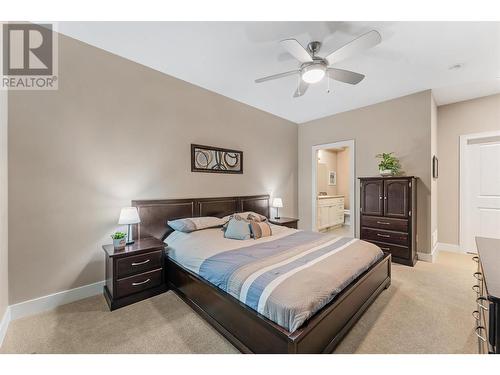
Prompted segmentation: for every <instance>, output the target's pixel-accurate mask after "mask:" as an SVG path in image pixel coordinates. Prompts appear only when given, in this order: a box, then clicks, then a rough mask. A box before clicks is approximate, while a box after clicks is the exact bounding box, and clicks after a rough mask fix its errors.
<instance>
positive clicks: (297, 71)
mask: <svg viewBox="0 0 500 375" xmlns="http://www.w3.org/2000/svg"><path fill="white" fill-rule="evenodd" d="M297 73H299V70H290V71H288V72H284V73H278V74H273V75H271V76H267V77H262V78H259V79H256V80H255V83H261V82H265V81H270V80H272V79H278V78H282V77H287V76H291V75H294V74H297Z"/></svg>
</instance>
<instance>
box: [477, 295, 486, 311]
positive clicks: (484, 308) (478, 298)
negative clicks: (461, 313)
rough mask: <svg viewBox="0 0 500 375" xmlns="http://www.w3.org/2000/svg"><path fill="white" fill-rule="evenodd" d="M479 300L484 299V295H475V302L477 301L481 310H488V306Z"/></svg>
mask: <svg viewBox="0 0 500 375" xmlns="http://www.w3.org/2000/svg"><path fill="white" fill-rule="evenodd" d="M479 301H486V298H485V297H477V298H476V303H477V305H478V306H479V307H480V308H482V309H483V310H486V311H488V307H487V306H485V305H483V304H482V303H480V302H479Z"/></svg>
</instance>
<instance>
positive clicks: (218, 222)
mask: <svg viewBox="0 0 500 375" xmlns="http://www.w3.org/2000/svg"><path fill="white" fill-rule="evenodd" d="M226 221H227V220H224V219H220V218H218V217H211V216H205V217H189V218H185V219H177V220H169V221H167V224H168V225H169V226H170V227H171V228H172V229H173V230H177V231H179V232H184V233H191V232H194V231H196V230H200V229H207V228H215V227H220V226H222V225H224V224H225V223H226Z"/></svg>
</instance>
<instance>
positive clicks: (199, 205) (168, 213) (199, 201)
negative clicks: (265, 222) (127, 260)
mask: <svg viewBox="0 0 500 375" xmlns="http://www.w3.org/2000/svg"><path fill="white" fill-rule="evenodd" d="M132 206H134V207H137V210H138V211H139V217H140V218H141V223H140V224H137V225H134V226H133V235H134V238H145V237H156V238H158V239H160V240H163V239H164V238H165V237H166V236H168V235H169V234H170V233H171V232H172V228H170V227H169V226H168V225H167V220H175V219H182V218H186V217H200V216H216V217H224V216H226V215H230V214H232V213H234V212H245V211H253V212H257V213H259V214H261V215H264V216H266V217H269V195H267V194H266V195H252V196H243V197H220V198H191V199H153V200H134V201H132Z"/></svg>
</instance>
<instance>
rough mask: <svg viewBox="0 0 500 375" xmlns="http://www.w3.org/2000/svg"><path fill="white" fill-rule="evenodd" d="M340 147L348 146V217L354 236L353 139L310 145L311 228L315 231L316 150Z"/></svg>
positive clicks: (354, 170)
mask: <svg viewBox="0 0 500 375" xmlns="http://www.w3.org/2000/svg"><path fill="white" fill-rule="evenodd" d="M341 147H348V148H349V156H350V159H349V175H350V181H349V214H350V216H351V217H350V219H351V235H352V237H355V236H356V209H355V208H356V207H355V205H356V194H355V187H356V142H355V140H354V139H350V140H346V141H338V142H333V143H324V144H320V145H314V146H312V156H311V159H312V173H311V174H312V184H311V186H312V191H311V198H312V199H311V205H312V211H311V212H312V215H311V216H312V218H311V230H313V231H317V227H316V215H317V212H316V204H317V199H316V198H317V197H316V194H317V190H318V187H317V184H318V180H317V176H318V169H317V167H318V156H317V155H318V151H319V150H324V149H329V148H341Z"/></svg>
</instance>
